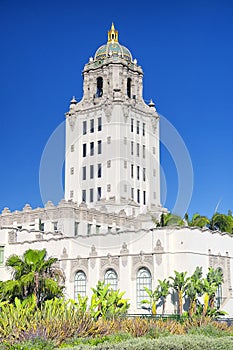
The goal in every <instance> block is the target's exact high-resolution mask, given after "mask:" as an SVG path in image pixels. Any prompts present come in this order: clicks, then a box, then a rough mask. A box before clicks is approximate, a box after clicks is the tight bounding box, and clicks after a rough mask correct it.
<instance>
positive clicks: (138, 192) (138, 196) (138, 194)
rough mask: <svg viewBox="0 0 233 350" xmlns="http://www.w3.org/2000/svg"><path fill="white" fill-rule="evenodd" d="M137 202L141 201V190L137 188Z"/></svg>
mask: <svg viewBox="0 0 233 350" xmlns="http://www.w3.org/2000/svg"><path fill="white" fill-rule="evenodd" d="M137 202H138V203H140V190H137Z"/></svg>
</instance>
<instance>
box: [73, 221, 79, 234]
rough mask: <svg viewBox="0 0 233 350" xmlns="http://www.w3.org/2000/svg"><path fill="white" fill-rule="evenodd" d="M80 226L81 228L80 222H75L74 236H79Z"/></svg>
mask: <svg viewBox="0 0 233 350" xmlns="http://www.w3.org/2000/svg"><path fill="white" fill-rule="evenodd" d="M78 226H79V222H78V221H75V222H74V235H75V236H78Z"/></svg>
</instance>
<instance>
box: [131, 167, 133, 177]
mask: <svg viewBox="0 0 233 350" xmlns="http://www.w3.org/2000/svg"><path fill="white" fill-rule="evenodd" d="M131 178H132V179H133V164H131Z"/></svg>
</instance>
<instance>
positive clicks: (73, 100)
mask: <svg viewBox="0 0 233 350" xmlns="http://www.w3.org/2000/svg"><path fill="white" fill-rule="evenodd" d="M76 103H77V101H76V99H75V97H74V96H73V98H72V100H71V101H70V104H76Z"/></svg>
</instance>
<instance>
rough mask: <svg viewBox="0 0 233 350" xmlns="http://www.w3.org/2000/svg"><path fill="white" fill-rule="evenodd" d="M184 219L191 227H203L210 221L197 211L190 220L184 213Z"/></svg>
mask: <svg viewBox="0 0 233 350" xmlns="http://www.w3.org/2000/svg"><path fill="white" fill-rule="evenodd" d="M184 219H185V221H186V222H187V225H188V226H192V227H195V226H197V227H205V226H207V225H209V223H210V220H209V219H208V218H207V216H203V215H200V214H199V213H195V214H193V216H192V218H191V220H190V219H189V216H188V214H187V213H186V214H185V217H184Z"/></svg>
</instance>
